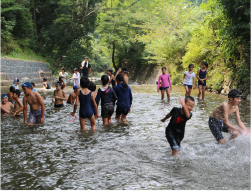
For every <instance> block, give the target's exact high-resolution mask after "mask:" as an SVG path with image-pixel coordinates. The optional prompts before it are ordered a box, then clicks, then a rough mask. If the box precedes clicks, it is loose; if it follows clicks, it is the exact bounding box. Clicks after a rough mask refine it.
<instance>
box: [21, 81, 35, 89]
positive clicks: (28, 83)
mask: <svg viewBox="0 0 251 191" xmlns="http://www.w3.org/2000/svg"><path fill="white" fill-rule="evenodd" d="M21 87H27V88H30V89H32V85H31V83H30V82H25V83H24V84H23V85H21Z"/></svg>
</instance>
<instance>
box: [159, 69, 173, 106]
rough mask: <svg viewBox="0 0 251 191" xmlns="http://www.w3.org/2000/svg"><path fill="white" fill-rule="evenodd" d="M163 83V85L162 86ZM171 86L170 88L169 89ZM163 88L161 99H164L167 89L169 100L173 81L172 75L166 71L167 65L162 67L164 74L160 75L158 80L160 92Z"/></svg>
mask: <svg viewBox="0 0 251 191" xmlns="http://www.w3.org/2000/svg"><path fill="white" fill-rule="evenodd" d="M160 83H161V87H160ZM169 87H170V90H169ZM159 89H160V90H161V100H163V99H164V95H165V91H166V94H167V97H168V101H170V91H172V83H171V78H170V75H169V74H167V73H166V67H162V75H160V76H159V80H158V92H159Z"/></svg>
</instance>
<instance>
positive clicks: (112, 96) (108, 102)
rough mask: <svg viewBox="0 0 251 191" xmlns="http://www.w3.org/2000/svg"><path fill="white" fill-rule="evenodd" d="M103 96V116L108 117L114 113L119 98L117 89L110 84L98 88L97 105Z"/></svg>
mask: <svg viewBox="0 0 251 191" xmlns="http://www.w3.org/2000/svg"><path fill="white" fill-rule="evenodd" d="M100 98H101V116H102V118H108V117H109V116H112V114H113V113H114V103H115V101H116V100H117V99H118V97H117V95H116V93H115V91H114V90H113V89H112V88H111V87H110V86H108V87H107V88H105V87H101V88H99V89H98V94H97V99H96V102H97V105H98V104H99V100H100Z"/></svg>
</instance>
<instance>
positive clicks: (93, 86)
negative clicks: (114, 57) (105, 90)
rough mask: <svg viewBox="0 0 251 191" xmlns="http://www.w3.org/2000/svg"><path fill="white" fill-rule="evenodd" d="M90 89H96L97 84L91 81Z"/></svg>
mask: <svg viewBox="0 0 251 191" xmlns="http://www.w3.org/2000/svg"><path fill="white" fill-rule="evenodd" d="M88 89H89V90H91V91H92V92H94V91H96V84H94V83H93V82H92V81H90V83H89V86H88Z"/></svg>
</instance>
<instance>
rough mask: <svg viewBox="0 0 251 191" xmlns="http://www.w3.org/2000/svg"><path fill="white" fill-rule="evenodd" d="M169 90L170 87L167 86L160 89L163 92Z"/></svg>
mask: <svg viewBox="0 0 251 191" xmlns="http://www.w3.org/2000/svg"><path fill="white" fill-rule="evenodd" d="M168 88H169V86H167V87H160V88H159V89H160V90H161V91H162V90H166V89H168Z"/></svg>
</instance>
